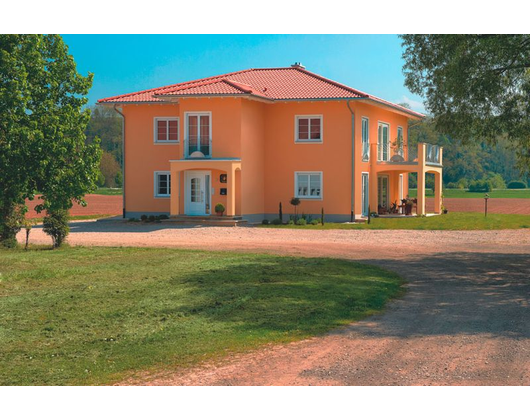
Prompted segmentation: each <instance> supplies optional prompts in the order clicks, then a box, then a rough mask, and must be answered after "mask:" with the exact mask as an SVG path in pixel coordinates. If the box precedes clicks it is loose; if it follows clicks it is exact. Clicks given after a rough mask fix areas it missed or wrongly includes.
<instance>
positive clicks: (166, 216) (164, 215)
mask: <svg viewBox="0 0 530 420" xmlns="http://www.w3.org/2000/svg"><path fill="white" fill-rule="evenodd" d="M158 218H159V219H160V220H167V219H169V216H168V215H167V214H161V215H160V216H158Z"/></svg>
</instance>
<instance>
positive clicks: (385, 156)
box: [377, 123, 390, 162]
mask: <svg viewBox="0 0 530 420" xmlns="http://www.w3.org/2000/svg"><path fill="white" fill-rule="evenodd" d="M389 137H390V127H389V126H388V124H385V123H379V127H378V130H377V160H379V161H383V162H386V161H388V160H389V159H390V139H389Z"/></svg>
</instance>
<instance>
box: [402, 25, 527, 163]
mask: <svg viewBox="0 0 530 420" xmlns="http://www.w3.org/2000/svg"><path fill="white" fill-rule="evenodd" d="M401 38H402V40H403V46H404V53H403V58H404V59H405V65H404V68H403V72H404V74H405V85H406V86H407V87H408V88H409V89H410V90H411V92H413V93H416V94H418V95H421V96H423V97H424V98H425V99H426V102H425V104H426V107H427V109H428V110H429V111H430V112H431V113H432V114H433V116H434V118H435V123H436V128H437V129H438V131H440V132H441V133H444V134H448V135H450V136H451V137H452V138H456V139H460V140H462V141H463V142H466V143H469V142H471V141H479V142H480V141H486V142H488V143H489V144H495V142H497V141H498V140H499V139H501V138H504V137H505V138H507V139H508V140H509V141H510V142H511V143H512V144H513V145H514V146H516V150H517V156H518V160H519V164H520V166H521V169H522V170H524V171H526V170H527V169H528V167H529V166H528V165H529V164H530V101H529V100H528V98H529V95H530V35H402V36H401Z"/></svg>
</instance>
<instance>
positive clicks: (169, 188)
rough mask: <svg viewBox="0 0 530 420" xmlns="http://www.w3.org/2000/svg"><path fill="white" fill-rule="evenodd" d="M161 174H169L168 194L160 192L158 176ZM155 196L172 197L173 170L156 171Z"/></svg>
mask: <svg viewBox="0 0 530 420" xmlns="http://www.w3.org/2000/svg"><path fill="white" fill-rule="evenodd" d="M160 175H167V176H168V179H167V180H168V193H167V194H159V193H158V186H159V180H158V177H159V176H160ZM153 192H154V194H153V195H154V197H155V198H170V197H171V172H170V171H154V191H153Z"/></svg>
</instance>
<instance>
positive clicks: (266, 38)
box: [63, 35, 424, 112]
mask: <svg viewBox="0 0 530 420" xmlns="http://www.w3.org/2000/svg"><path fill="white" fill-rule="evenodd" d="M63 37H64V40H65V42H66V43H67V44H68V46H69V47H70V53H71V54H73V56H74V58H75V60H76V62H77V65H78V70H79V71H80V72H81V73H82V74H86V73H87V72H89V71H90V72H92V73H94V84H93V87H92V89H91V91H90V94H89V100H90V104H93V103H95V102H96V100H97V99H100V98H104V97H107V96H112V95H118V94H122V93H129V92H134V91H137V90H142V89H149V88H154V87H158V86H164V85H168V84H172V83H178V82H184V81H187V80H192V79H198V78H202V77H208V76H214V75H216V74H222V73H226V72H230V71H237V70H243V69H246V68H252V67H254V68H256V67H286V66H289V65H291V64H293V63H294V62H296V61H299V62H301V63H302V64H303V65H304V66H305V67H306V68H307V69H308V70H310V71H313V72H315V73H318V74H321V75H322V76H325V77H328V78H330V79H333V80H336V81H338V82H341V83H344V84H346V85H348V86H351V87H353V88H356V89H359V90H363V91H365V92H368V93H371V94H373V95H376V96H380V97H382V98H384V99H387V100H389V101H392V102H408V103H409V104H410V105H411V107H412V108H413V109H415V110H417V111H420V112H421V111H423V110H424V109H423V105H422V101H421V98H419V97H418V96H416V95H413V94H411V93H410V92H409V91H408V89H407V88H406V87H405V86H404V85H403V81H404V77H403V74H402V71H401V69H402V66H403V60H402V58H401V53H402V49H401V42H400V40H399V38H398V37H397V36H395V35H63Z"/></svg>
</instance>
